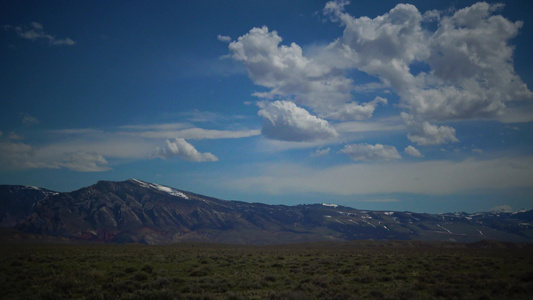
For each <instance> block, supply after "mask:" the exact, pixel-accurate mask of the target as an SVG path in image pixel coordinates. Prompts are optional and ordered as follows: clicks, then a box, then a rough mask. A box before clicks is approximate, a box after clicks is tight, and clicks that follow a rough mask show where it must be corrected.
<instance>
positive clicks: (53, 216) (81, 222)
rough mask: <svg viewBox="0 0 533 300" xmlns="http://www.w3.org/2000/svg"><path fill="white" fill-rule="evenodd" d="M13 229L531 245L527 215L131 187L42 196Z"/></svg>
mask: <svg viewBox="0 0 533 300" xmlns="http://www.w3.org/2000/svg"><path fill="white" fill-rule="evenodd" d="M16 228H17V229H19V230H21V231H24V232H27V233H32V234H47V235H51V236H60V237H68V238H72V239H78V240H88V241H103V242H116V243H129V242H136V243H148V244H165V243H176V242H181V241H206V242H221V243H238V244H272V243H294V242H311V241H328V240H331V241H342V240H357V239H378V240H382V239H400V240H431V241H458V242H474V241H479V240H486V239H491V240H499V241H512V242H533V211H524V212H518V213H504V212H493V213H477V214H467V213H454V214H438V215H434V214H422V213H412V212H393V211H365V210H358V209H354V208H350V207H344V206H338V205H335V204H310V205H296V206H284V205H267V204H261V203H248V202H239V201H225V200H220V199H216V198H211V197H206V196H202V195H198V194H194V193H191V192H186V191H182V190H177V189H174V188H170V187H166V186H162V185H157V184H152V183H148V182H143V181H140V180H136V179H130V180H126V181H122V182H112V181H99V182H98V183H97V184H95V185H92V186H89V187H86V188H82V189H80V190H77V191H73V192H70V193H57V194H48V195H47V197H46V198H44V199H42V200H39V201H37V202H36V203H35V206H34V207H33V211H32V213H31V214H30V215H29V216H28V217H27V218H26V219H25V220H24V221H22V222H19V223H18V224H17V225H16Z"/></svg>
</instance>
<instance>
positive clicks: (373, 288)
mask: <svg viewBox="0 0 533 300" xmlns="http://www.w3.org/2000/svg"><path fill="white" fill-rule="evenodd" d="M532 250H533V245H531V244H501V243H492V242H481V243H477V244H469V245H467V244H453V243H429V242H413V241H405V242H397V241H388V242H375V241H357V242H347V243H316V244H295V245H279V246H236V245H213V244H179V245H168V246H146V245H28V244H26V245H24V244H14V245H13V244H12V245H5V244H4V245H0V291H1V292H0V298H2V299H28V298H29V299H531V295H533V251H532Z"/></svg>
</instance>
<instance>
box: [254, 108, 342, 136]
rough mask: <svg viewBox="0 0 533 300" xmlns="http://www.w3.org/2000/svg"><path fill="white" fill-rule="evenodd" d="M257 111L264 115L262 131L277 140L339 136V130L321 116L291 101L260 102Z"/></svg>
mask: <svg viewBox="0 0 533 300" xmlns="http://www.w3.org/2000/svg"><path fill="white" fill-rule="evenodd" d="M259 107H260V108H261V110H259V112H258V113H257V114H258V115H260V116H262V117H263V129H262V133H263V134H264V135H265V136H266V137H268V138H270V139H275V140H282V141H297V142H302V141H313V140H320V139H329V138H334V137H337V136H338V133H337V131H336V130H335V129H334V128H333V127H331V126H330V125H329V123H328V122H327V121H326V120H324V119H321V118H318V117H316V116H313V115H311V114H310V113H309V112H308V111H307V110H305V109H304V108H301V107H298V106H296V104H294V103H292V102H289V101H274V102H261V103H259Z"/></svg>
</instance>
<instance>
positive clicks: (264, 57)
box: [229, 26, 353, 115]
mask: <svg viewBox="0 0 533 300" xmlns="http://www.w3.org/2000/svg"><path fill="white" fill-rule="evenodd" d="M281 41H282V38H281V37H280V36H279V35H278V33H277V32H276V31H269V29H268V28H267V27H266V26H263V27H262V28H253V29H251V30H250V31H249V32H248V33H247V34H245V35H243V36H241V37H239V38H238V40H237V41H234V42H232V43H230V44H229V50H230V52H231V53H232V57H233V59H235V60H237V61H241V62H242V63H243V64H244V65H245V67H246V69H247V70H248V74H249V76H250V78H251V79H252V81H253V82H254V83H255V84H257V85H261V86H264V87H267V88H269V89H270V91H268V92H261V93H255V94H254V95H255V96H258V97H261V98H265V99H272V98H276V97H282V98H283V99H286V100H287V99H291V100H293V101H295V102H296V103H298V104H300V105H304V106H306V107H309V108H311V109H313V111H315V112H317V113H318V114H319V115H321V114H326V113H328V112H330V110H331V109H332V108H333V109H338V108H340V106H343V105H345V104H346V103H348V102H351V101H352V95H351V94H350V93H351V91H352V89H353V86H352V80H351V79H349V78H346V77H345V76H343V72H342V71H340V70H339V69H337V68H333V67H332V66H330V65H328V64H324V63H321V62H320V61H319V60H314V59H310V58H308V57H305V56H304V55H303V51H302V48H301V47H300V46H299V45H297V44H295V43H291V44H290V45H289V46H286V45H281V46H280V45H279V44H280V43H281Z"/></svg>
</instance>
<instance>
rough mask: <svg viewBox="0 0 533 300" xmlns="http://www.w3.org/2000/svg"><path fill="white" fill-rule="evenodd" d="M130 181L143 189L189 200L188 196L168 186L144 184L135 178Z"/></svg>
mask: <svg viewBox="0 0 533 300" xmlns="http://www.w3.org/2000/svg"><path fill="white" fill-rule="evenodd" d="M130 181H131V182H134V183H135V184H138V185H140V186H142V187H146V188H151V189H154V190H157V191H161V192H164V193H167V194H169V195H172V196H176V197H180V198H183V199H187V200H188V199H189V197H188V196H187V195H185V194H184V193H183V192H181V191H178V190H176V189H173V188H170V187H168V186H164V185H160V184H155V183H149V182H144V181H142V180H139V179H135V178H132V179H130Z"/></svg>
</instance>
